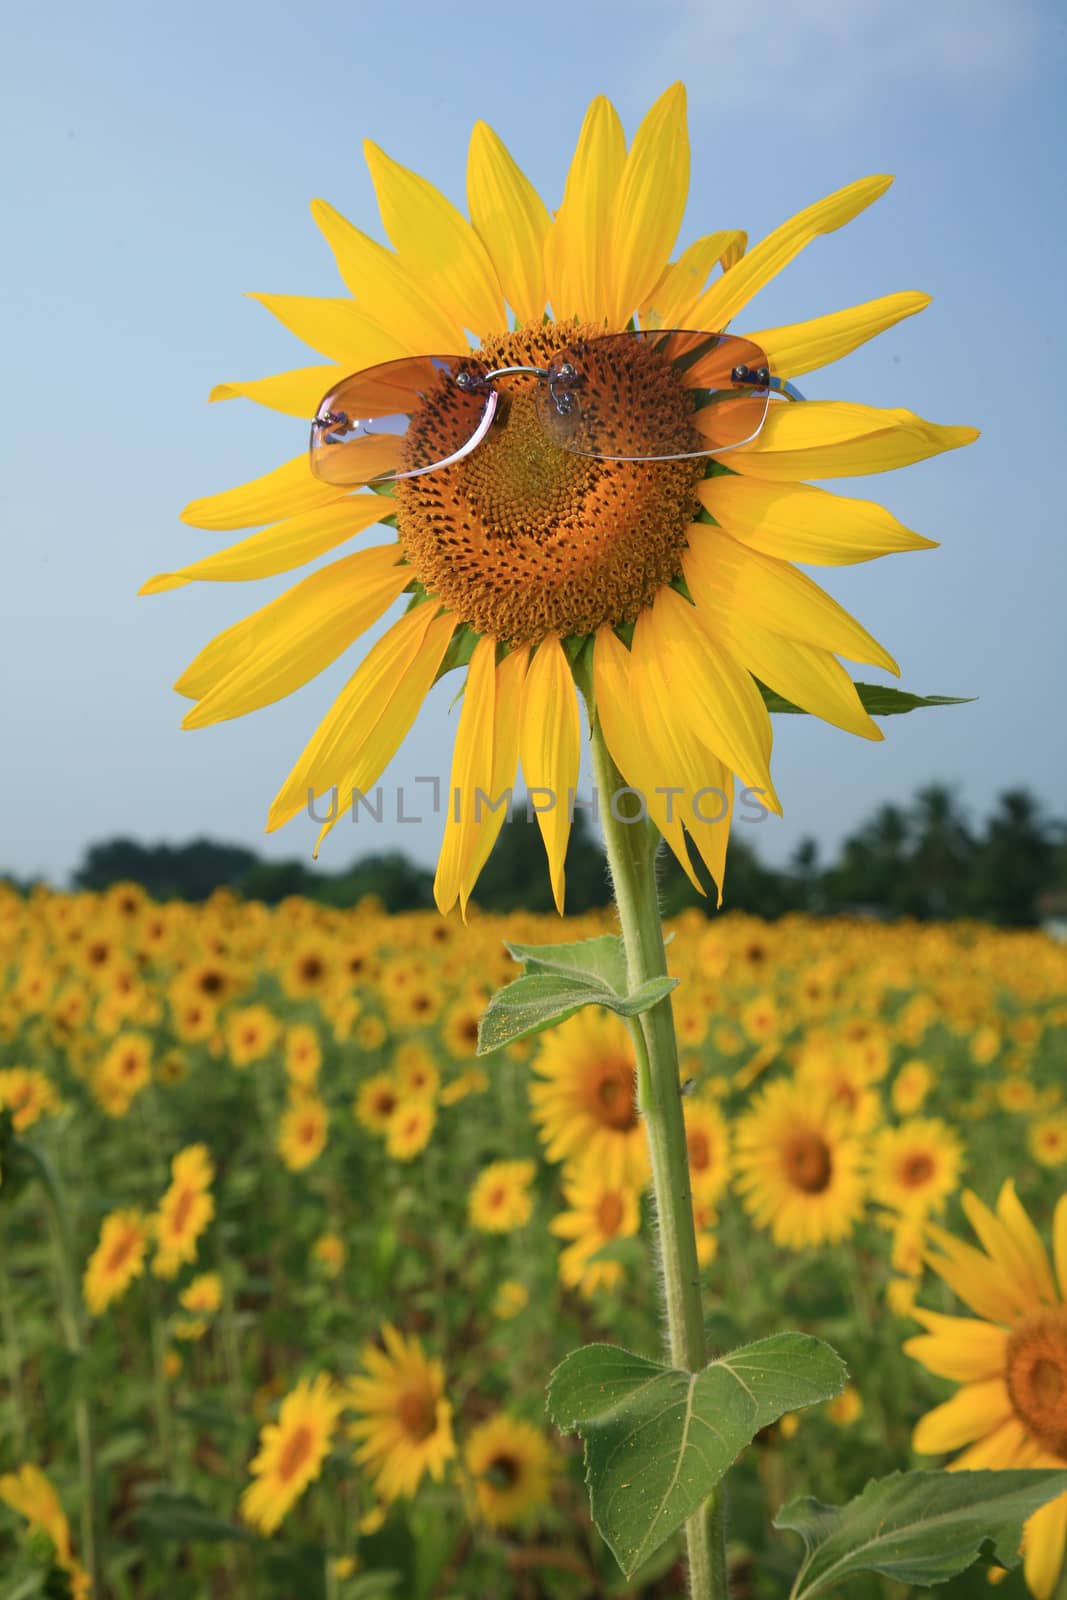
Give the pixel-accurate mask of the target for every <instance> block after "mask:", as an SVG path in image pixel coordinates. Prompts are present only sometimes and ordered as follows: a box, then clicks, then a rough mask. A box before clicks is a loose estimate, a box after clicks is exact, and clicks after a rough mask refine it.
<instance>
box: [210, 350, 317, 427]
mask: <svg viewBox="0 0 1067 1600" xmlns="http://www.w3.org/2000/svg"><path fill="white" fill-rule="evenodd" d="M347 371H348V369H347V368H341V367H338V366H335V365H333V364H332V363H331V364H329V365H326V366H317V367H297V368H295V369H294V371H292V372H276V373H274V374H273V376H272V377H269V378H252V379H250V380H249V382H247V383H217V384H216V385H215V387H214V388H213V389H212V391H211V393H210V394H209V395H208V399H209V400H236V399H238V398H241V399H243V400H254V401H255V403H256V405H259V406H267V407H269V409H270V410H271V411H281V412H282V413H283V414H284V415H285V416H287V417H306V418H307V420H308V422H310V421H311V418H312V417H313V416H314V415H315V413H316V411H317V410H318V408H319V401H320V400H321V399H322V397H323V395H325V394H329V392H330V390H331V389H332V388H334V386H335V385H336V383H337V381H338V379H339V378H343V377H345V376H346V375H347Z"/></svg>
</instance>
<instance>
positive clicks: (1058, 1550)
mask: <svg viewBox="0 0 1067 1600" xmlns="http://www.w3.org/2000/svg"><path fill="white" fill-rule="evenodd" d="M1056 1465H1057V1466H1059V1465H1060V1462H1059V1461H1058V1460H1057V1462H1056ZM1065 1545H1067V1494H1061V1495H1060V1496H1059V1498H1058V1499H1056V1500H1050V1501H1049V1502H1048V1504H1047V1505H1043V1506H1042V1507H1041V1509H1040V1510H1039V1511H1035V1512H1034V1514H1033V1516H1032V1517H1028V1518H1027V1521H1026V1525H1025V1527H1024V1529H1023V1577H1024V1578H1025V1580H1026V1587H1027V1588H1028V1589H1029V1591H1030V1593H1031V1594H1032V1595H1033V1597H1034V1600H1052V1596H1053V1595H1054V1594H1055V1592H1056V1586H1057V1584H1058V1583H1059V1581H1060V1573H1061V1570H1062V1568H1063V1552H1064V1547H1065Z"/></svg>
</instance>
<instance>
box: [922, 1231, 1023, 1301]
mask: <svg viewBox="0 0 1067 1600" xmlns="http://www.w3.org/2000/svg"><path fill="white" fill-rule="evenodd" d="M927 1233H928V1234H929V1237H930V1239H931V1240H932V1241H933V1243H934V1244H935V1245H936V1246H937V1248H938V1250H939V1251H940V1252H941V1254H940V1255H938V1254H936V1253H935V1252H933V1251H931V1252H928V1254H927V1260H928V1262H929V1264H930V1266H931V1267H932V1268H933V1270H934V1271H935V1272H936V1273H938V1274H939V1275H940V1276H941V1277H942V1278H944V1280H945V1282H946V1283H947V1284H948V1286H949V1288H950V1289H952V1290H953V1291H954V1293H956V1294H957V1295H959V1297H960V1299H961V1300H962V1301H964V1302H965V1304H967V1305H968V1306H970V1308H971V1310H972V1311H977V1313H978V1315H979V1316H980V1317H988V1318H989V1320H990V1321H991V1322H1004V1323H1010V1322H1013V1321H1014V1320H1015V1319H1016V1318H1017V1317H1018V1316H1019V1315H1020V1313H1021V1312H1025V1309H1026V1305H1025V1299H1024V1297H1022V1296H1021V1295H1020V1293H1019V1291H1018V1289H1017V1287H1016V1286H1015V1285H1014V1284H1013V1283H1012V1282H1011V1281H1010V1280H1009V1279H1008V1278H1007V1277H1006V1276H1005V1274H1004V1271H1003V1269H1002V1268H1000V1267H998V1266H997V1264H996V1263H995V1262H994V1261H991V1260H990V1259H989V1257H988V1256H987V1255H984V1254H983V1253H982V1251H981V1250H975V1249H974V1248H973V1246H971V1245H969V1244H964V1243H963V1242H962V1240H960V1239H957V1238H955V1237H954V1235H952V1234H951V1233H946V1232H945V1230H944V1229H943V1228H939V1227H937V1226H936V1225H935V1224H932V1223H928V1224H927Z"/></svg>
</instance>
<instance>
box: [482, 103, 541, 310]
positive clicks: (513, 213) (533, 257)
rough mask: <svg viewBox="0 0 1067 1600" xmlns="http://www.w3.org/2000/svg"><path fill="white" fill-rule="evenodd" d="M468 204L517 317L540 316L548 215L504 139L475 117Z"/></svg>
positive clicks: (505, 296)
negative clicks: (476, 120)
mask: <svg viewBox="0 0 1067 1600" xmlns="http://www.w3.org/2000/svg"><path fill="white" fill-rule="evenodd" d="M467 206H468V209H469V211H470V214H471V222H472V223H473V224H474V228H475V231H476V232H477V234H478V237H479V238H480V239H481V241H482V243H483V244H484V246H485V248H486V250H487V251H488V253H489V257H490V260H491V261H492V263H493V266H494V267H495V269H496V275H497V277H498V279H499V280H500V286H501V288H502V289H503V291H504V298H505V299H506V300H507V302H508V304H509V305H510V306H511V309H512V310H513V311H514V313H515V315H516V317H517V318H518V320H519V322H520V323H524V322H535V321H540V319H541V317H543V316H544V311H545V301H546V299H547V293H546V289H545V262H544V250H545V238H546V236H547V234H548V230H549V228H550V227H551V226H552V219H551V217H550V216H549V214H548V211H547V209H546V207H545V204H544V201H543V200H542V199H541V197H540V195H539V194H538V193H537V190H536V189H535V188H534V186H533V184H532V183H531V182H530V180H529V178H528V177H527V176H526V174H525V173H524V172H522V171H521V170H520V168H519V167H518V166H517V165H516V163H515V161H514V159H513V158H512V156H511V154H510V152H509V151H508V149H507V148H506V146H505V145H504V143H503V141H502V140H501V139H500V138H498V137H497V135H496V134H495V133H494V132H493V130H492V128H490V127H488V126H487V125H486V123H484V122H476V123H475V124H474V131H473V132H472V134H471V143H470V153H469V155H468V158H467Z"/></svg>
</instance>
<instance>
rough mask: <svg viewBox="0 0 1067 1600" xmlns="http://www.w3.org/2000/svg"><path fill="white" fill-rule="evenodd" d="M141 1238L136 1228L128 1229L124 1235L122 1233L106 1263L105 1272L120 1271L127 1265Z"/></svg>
mask: <svg viewBox="0 0 1067 1600" xmlns="http://www.w3.org/2000/svg"><path fill="white" fill-rule="evenodd" d="M139 1238H140V1234H139V1233H138V1231H137V1229H136V1228H127V1229H126V1231H125V1232H124V1233H121V1234H120V1235H119V1237H118V1239H117V1240H116V1241H115V1243H114V1244H113V1245H112V1247H111V1250H110V1251H109V1253H108V1256H107V1259H106V1261H105V1262H104V1270H105V1271H106V1272H118V1271H120V1270H121V1268H122V1267H124V1266H125V1265H126V1263H127V1261H128V1260H129V1258H130V1256H132V1255H133V1252H134V1250H135V1249H136V1248H137V1241H138V1239H139Z"/></svg>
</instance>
